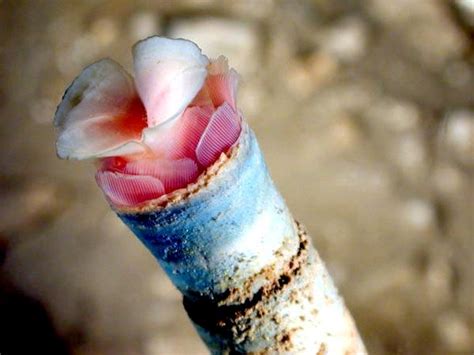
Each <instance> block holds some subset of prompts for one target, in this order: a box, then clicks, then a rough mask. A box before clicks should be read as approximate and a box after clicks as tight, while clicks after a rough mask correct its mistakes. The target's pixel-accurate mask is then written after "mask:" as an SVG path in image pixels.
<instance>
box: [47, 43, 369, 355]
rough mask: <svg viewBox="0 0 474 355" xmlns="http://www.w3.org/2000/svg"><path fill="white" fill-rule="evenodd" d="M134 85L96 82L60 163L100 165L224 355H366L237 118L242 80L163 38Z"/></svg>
mask: <svg viewBox="0 0 474 355" xmlns="http://www.w3.org/2000/svg"><path fill="white" fill-rule="evenodd" d="M133 56H134V71H135V78H132V77H131V76H130V75H129V74H128V73H127V72H126V71H125V70H124V69H123V68H122V67H121V66H120V65H119V64H117V63H115V62H114V61H112V60H110V59H105V60H101V61H99V62H97V63H95V64H92V65H90V66H89V67H87V68H85V69H84V70H83V72H82V73H81V74H80V75H79V76H78V77H77V78H76V79H75V80H74V82H73V83H72V84H71V86H70V87H69V89H68V90H67V91H66V93H65V94H64V97H63V100H62V102H61V103H60V105H59V107H58V110H57V112H56V116H55V125H56V127H57V128H58V140H57V152H58V155H59V157H61V158H66V159H86V158H93V159H96V161H97V164H98V170H97V175H96V180H97V183H98V184H99V186H100V187H101V189H102V190H103V192H104V194H105V197H106V198H107V200H108V201H109V203H110V205H111V207H112V208H113V209H114V210H115V212H116V213H117V215H118V216H119V217H120V219H121V220H122V221H123V222H124V223H125V224H126V225H127V226H128V227H129V228H130V229H131V230H132V231H133V233H134V234H135V235H136V236H137V237H138V238H139V239H140V240H141V241H142V242H143V244H145V246H146V247H147V248H148V249H149V250H150V252H151V253H152V254H153V255H154V256H155V257H156V259H157V260H158V262H159V263H160V265H161V266H162V268H163V269H164V270H165V272H166V273H167V274H168V276H169V278H170V279H171V280H172V282H173V283H174V285H175V286H176V287H177V288H178V289H179V290H180V291H181V293H182V294H183V303H184V307H185V309H186V311H187V313H188V315H189V317H190V319H191V320H192V322H193V324H194V326H195V328H196V329H197V331H198V333H199V335H200V336H201V338H202V339H203V341H204V342H205V343H206V345H207V346H208V348H209V349H210V351H211V352H212V353H216V354H218V353H295V354H296V353H302V354H306V353H308V354H353V353H357V354H363V353H365V349H364V345H363V343H362V341H361V339H360V337H359V334H358V332H357V329H356V327H355V325H354V322H353V320H352V317H351V316H350V314H349V312H348V311H347V309H346V307H345V305H344V302H343V300H342V299H341V297H340V296H339V295H338V293H337V290H336V289H335V287H334V285H333V283H332V280H331V278H330V276H329V274H328V272H327V271H326V268H325V266H324V264H323V262H322V261H321V259H320V258H319V256H318V254H317V252H316V251H315V249H314V248H313V247H312V245H311V241H310V238H309V237H308V235H307V234H306V232H305V230H304V228H303V227H302V226H301V225H300V224H299V223H298V222H296V221H295V220H294V219H293V217H292V216H291V214H290V212H289V211H288V208H287V207H286V205H285V202H284V200H283V199H282V197H281V196H280V194H279V193H278V191H277V190H276V188H275V186H274V184H273V182H272V180H271V178H270V176H269V174H268V171H267V168H266V166H265V162H264V160H263V157H262V153H261V151H260V149H259V147H258V144H257V140H256V138H255V135H254V133H253V132H252V130H251V129H250V127H249V126H248V125H247V123H246V122H245V120H243V118H242V115H241V113H240V112H239V111H238V109H237V107H236V100H235V97H236V90H237V81H238V75H237V73H236V72H235V71H234V70H233V69H230V68H229V66H228V64H227V60H226V59H225V58H224V57H219V58H218V59H216V60H209V59H208V58H207V57H206V56H204V55H203V54H202V53H201V50H200V49H199V47H197V46H196V45H195V44H194V43H192V42H190V41H186V40H182V39H178V40H172V39H167V38H162V37H151V38H148V39H146V40H144V41H141V42H139V43H138V44H136V45H135V47H134V49H133Z"/></svg>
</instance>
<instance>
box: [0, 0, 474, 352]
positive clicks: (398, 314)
mask: <svg viewBox="0 0 474 355" xmlns="http://www.w3.org/2000/svg"><path fill="white" fill-rule="evenodd" d="M151 34H162V35H167V36H172V37H186V38H189V39H192V40H195V41H196V42H197V43H198V44H199V45H200V46H201V47H202V48H203V50H204V52H205V53H207V54H209V55H211V56H217V55H218V54H225V55H226V56H228V57H229V58H230V63H231V64H232V65H233V66H234V67H235V68H236V69H237V70H238V71H239V72H240V74H241V76H242V85H241V90H240V94H239V103H240V107H241V109H242V110H243V112H244V113H245V116H246V117H247V119H248V120H249V122H250V124H251V126H252V127H253V128H254V130H255V131H256V133H257V136H258V138H259V141H260V144H261V146H262V149H263V151H264V153H265V156H266V159H267V162H268V165H269V168H270V170H271V173H272V176H273V178H274V180H275V182H276V184H277V185H278V187H279V188H280V190H281V192H282V194H283V195H284V196H285V198H286V200H287V202H288V204H289V206H290V208H291V210H292V211H293V213H294V214H295V216H296V217H297V218H298V219H299V220H300V221H302V222H303V223H304V224H305V225H306V226H307V228H308V229H309V231H310V232H311V234H312V235H313V237H314V240H315V244H316V246H317V247H318V250H319V252H320V254H321V255H322V257H323V258H324V260H326V262H327V265H328V268H329V270H330V272H331V273H332V275H333V276H334V278H335V281H336V283H337V284H338V286H339V288H340V291H341V293H342V294H343V295H344V297H345V299H346V301H347V304H348V306H349V308H350V309H351V310H352V312H353V315H354V317H355V319H356V321H357V323H358V326H359V328H360V331H361V333H362V335H363V337H364V339H365V341H366V344H367V346H368V349H369V350H370V352H371V353H372V354H394V353H397V354H472V353H473V351H474V225H473V223H474V222H473V221H474V212H473V201H474V200H473V199H474V188H473V187H474V186H473V174H474V66H473V60H474V1H472V0H458V1H448V0H390V1H388V0H364V1H362V0H361V1H356V0H306V1H303V0H301V1H299V0H286V1H277V0H275V1H272V0H240V1H237V0H234V1H232V0H229V1H219V0H216V1H212V0H196V1H190V0H179V1H178V0H174V1H173V0H161V1H146V0H141V1H124V0H123V1H122V0H116V1H96V0H83V1H46V0H38V1H34V0H30V1H23V0H11V1H9V0H3V1H0V60H1V68H0V114H1V119H0V147H1V152H2V154H1V155H0V199H1V200H0V250H1V252H0V265H1V269H0V271H1V275H0V352H1V354H2V355H5V354H27V353H29V354H33V353H35V354H43V353H44V354H65V353H72V354H81V355H82V354H84V355H86V354H94V355H96V354H97V355H98V354H100V355H102V354H118V355H120V354H131V355H133V354H144V355H154V354H205V353H206V350H205V348H204V346H203V345H202V344H201V342H200V340H199V339H198V337H197V335H196V334H195V333H194V331H193V329H192V327H191V325H190V324H189V322H188V320H187V318H186V315H185V313H184V310H183V309H182V306H181V300H180V297H179V295H178V293H177V292H176V291H175V290H174V289H173V287H172V286H171V285H170V282H169V281H168V280H167V279H166V277H165V276H164V274H163V272H162V271H161V270H160V269H159V267H158V266H157V264H156V263H155V261H154V260H153V258H152V256H151V255H150V254H149V253H148V252H147V251H146V250H145V248H144V247H143V246H142V245H141V244H140V243H139V242H138V241H137V240H136V239H135V238H134V237H133V236H132V234H131V233H130V232H129V231H128V230H127V229H126V228H125V227H124V226H123V225H122V224H121V222H120V221H119V220H118V218H116V217H115V216H114V214H113V213H112V212H111V211H110V209H109V208H108V206H107V204H106V202H105V200H104V199H103V197H102V195H101V192H100V191H99V189H98V188H97V187H96V186H95V183H94V179H93V174H94V167H93V164H92V163H91V162H65V161H59V160H58V159H57V158H56V156H55V148H54V140H55V132H54V130H53V127H52V117H53V115H54V110H55V106H56V105H57V104H58V102H59V100H60V98H61V96H62V93H63V91H64V89H65V88H66V86H67V85H69V83H70V82H71V81H72V79H73V78H74V77H75V76H76V75H77V74H78V73H79V71H80V70H81V69H82V68H83V67H84V66H85V65H87V64H90V63H91V62H93V61H95V60H97V59H99V58H102V57H106V56H111V57H113V58H114V59H116V60H117V61H119V62H121V63H123V64H124V65H125V66H127V67H128V68H129V67H130V64H131V55H130V47H131V45H132V44H133V43H134V42H135V41H137V40H138V39H141V38H143V37H146V36H148V35H151ZM33 349H34V351H33Z"/></svg>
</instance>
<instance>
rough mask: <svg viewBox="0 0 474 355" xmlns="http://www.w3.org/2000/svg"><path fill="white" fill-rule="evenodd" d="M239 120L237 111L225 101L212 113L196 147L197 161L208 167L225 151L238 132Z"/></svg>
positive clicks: (232, 142)
mask: <svg viewBox="0 0 474 355" xmlns="http://www.w3.org/2000/svg"><path fill="white" fill-rule="evenodd" d="M240 129H241V126H240V121H239V118H238V115H237V113H236V112H235V111H234V110H233V109H232V107H231V106H230V105H229V104H228V103H227V102H225V103H224V104H223V105H222V106H220V107H219V108H218V109H217V111H216V112H215V113H214V114H213V115H212V117H211V120H210V122H209V125H208V126H207V128H206V130H205V131H204V133H203V135H202V137H201V139H200V140H199V143H198V145H197V147H196V157H197V159H198V162H199V163H200V164H201V165H202V166H204V167H208V166H209V165H211V164H212V163H213V162H215V161H216V159H217V158H218V157H219V156H220V154H221V153H222V152H225V151H227V150H228V149H229V148H230V147H231V146H232V145H233V144H234V143H235V141H236V140H237V138H238V137H239V134H240Z"/></svg>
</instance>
